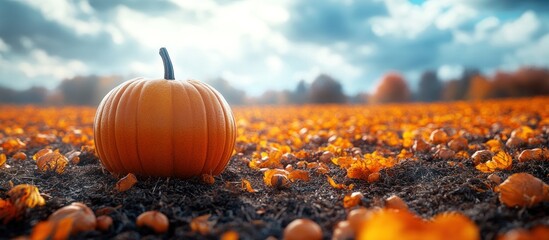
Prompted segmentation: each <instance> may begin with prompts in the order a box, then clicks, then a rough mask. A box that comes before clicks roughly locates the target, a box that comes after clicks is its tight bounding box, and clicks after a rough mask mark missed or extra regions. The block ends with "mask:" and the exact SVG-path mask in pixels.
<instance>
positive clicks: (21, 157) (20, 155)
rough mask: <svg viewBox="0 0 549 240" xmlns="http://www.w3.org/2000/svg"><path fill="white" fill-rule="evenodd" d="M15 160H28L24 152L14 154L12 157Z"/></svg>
mask: <svg viewBox="0 0 549 240" xmlns="http://www.w3.org/2000/svg"><path fill="white" fill-rule="evenodd" d="M12 158H13V159H17V160H21V161H22V160H26V159H27V154H25V153H24V152H16V153H15V154H13V156H12ZM0 165H2V164H0Z"/></svg>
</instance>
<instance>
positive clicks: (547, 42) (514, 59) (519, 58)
mask: <svg viewBox="0 0 549 240" xmlns="http://www.w3.org/2000/svg"><path fill="white" fill-rule="evenodd" d="M547 56H549V33H548V34H545V35H544V36H543V37H541V38H540V39H539V40H538V41H537V42H535V43H534V44H531V45H526V46H523V47H521V48H519V49H517V50H516V51H515V52H513V53H511V54H508V55H506V56H505V58H504V59H505V67H506V68H508V69H512V70H514V69H517V68H518V67H520V66H523V65H534V66H541V67H547V66H549V58H547Z"/></svg>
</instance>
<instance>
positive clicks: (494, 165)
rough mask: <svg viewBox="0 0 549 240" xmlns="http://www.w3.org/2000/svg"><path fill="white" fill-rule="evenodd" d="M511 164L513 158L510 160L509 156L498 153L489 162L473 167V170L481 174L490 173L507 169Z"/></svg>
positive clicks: (504, 153)
mask: <svg viewBox="0 0 549 240" xmlns="http://www.w3.org/2000/svg"><path fill="white" fill-rule="evenodd" d="M512 163H513V158H511V155H509V154H507V153H506V152H504V151H499V152H497V153H496V155H494V156H493V157H492V159H491V160H490V161H487V162H485V163H479V164H478V165H477V166H475V168H476V169H478V170H480V171H481V172H485V173H491V172H494V171H496V170H503V169H508V168H510V167H511V164H512Z"/></svg>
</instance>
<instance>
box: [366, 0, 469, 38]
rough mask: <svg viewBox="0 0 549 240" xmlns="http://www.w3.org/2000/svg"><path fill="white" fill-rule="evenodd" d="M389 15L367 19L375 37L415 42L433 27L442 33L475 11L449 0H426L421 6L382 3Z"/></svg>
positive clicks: (395, 0) (389, 0) (394, 0)
mask: <svg viewBox="0 0 549 240" xmlns="http://www.w3.org/2000/svg"><path fill="white" fill-rule="evenodd" d="M385 5H386V7H387V10H388V12H389V16H378V17H373V18H371V19H370V23H371V25H372V31H373V32H374V34H376V35H378V36H381V37H384V36H396V37H403V38H407V39H415V38H416V37H417V36H418V35H420V34H421V33H423V32H424V31H425V30H427V28H429V27H430V26H432V25H434V26H436V27H437V28H439V29H441V30H446V29H454V28H456V27H458V26H460V25H461V24H463V23H464V22H467V21H469V20H470V19H472V18H474V17H476V15H477V12H476V10H474V9H472V8H471V7H469V6H467V5H464V4H461V3H457V2H452V1H449V0H440V1H426V2H424V3H423V4H421V5H416V4H413V3H411V2H409V1H407V0H385Z"/></svg>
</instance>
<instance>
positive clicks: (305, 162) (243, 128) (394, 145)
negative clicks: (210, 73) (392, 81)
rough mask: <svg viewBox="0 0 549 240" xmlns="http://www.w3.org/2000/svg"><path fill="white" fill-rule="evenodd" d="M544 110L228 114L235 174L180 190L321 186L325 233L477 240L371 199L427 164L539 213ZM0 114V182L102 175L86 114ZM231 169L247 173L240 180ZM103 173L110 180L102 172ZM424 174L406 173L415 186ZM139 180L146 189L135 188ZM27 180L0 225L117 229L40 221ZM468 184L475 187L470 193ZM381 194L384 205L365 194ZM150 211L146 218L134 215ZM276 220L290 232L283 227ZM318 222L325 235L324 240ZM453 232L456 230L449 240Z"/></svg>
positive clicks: (53, 232) (515, 106)
mask: <svg viewBox="0 0 549 240" xmlns="http://www.w3.org/2000/svg"><path fill="white" fill-rule="evenodd" d="M547 106H549V98H547V97H540V98H531V99H519V100H516V99H515V100H501V101H484V102H471V103H468V102H455V103H437V104H410V105H383V106H381V105H379V106H377V105H376V106H356V105H345V106H336V105H326V106H317V105H308V106H285V107H275V106H268V107H264V106H263V107H236V108H235V109H234V112H235V120H236V126H237V128H236V130H237V138H236V145H235V149H234V152H233V153H232V158H231V159H232V160H231V163H230V164H231V167H233V170H232V171H233V172H231V174H228V175H223V174H222V175H221V177H216V178H213V176H212V175H209V174H204V175H201V176H199V177H198V179H195V181H194V182H193V180H191V182H190V183H189V184H191V185H192V184H195V185H196V186H195V187H196V188H200V189H206V190H205V191H204V192H207V191H209V190H211V189H214V188H216V187H220V188H223V189H224V190H223V191H226V192H224V194H228V195H230V196H231V197H235V198H236V197H243V198H244V197H245V198H246V199H247V200H246V201H249V202H251V201H253V199H254V197H256V196H257V197H260V196H275V195H276V196H281V195H283V196H293V195H290V194H304V191H303V189H310V188H312V187H310V186H321V188H322V189H321V190H322V191H328V192H329V193H330V195H331V196H333V199H334V200H333V202H335V204H336V205H334V206H329V207H333V208H336V209H337V210H338V211H339V212H345V213H346V214H347V213H348V215H347V218H341V219H336V217H335V216H334V219H333V222H331V223H330V224H331V225H330V226H336V225H337V226H338V228H337V230H334V231H333V232H334V235H336V233H337V234H340V235H341V236H352V237H356V238H358V239H360V238H366V239H383V238H390V237H391V236H393V235H391V234H398V235H394V236H415V237H416V239H428V238H429V237H435V238H440V237H447V238H449V239H451V238H452V237H455V238H456V239H478V238H479V234H480V232H479V227H480V225H479V226H477V223H478V222H477V223H475V222H474V221H473V220H472V218H470V215H466V214H470V213H461V212H452V211H448V212H440V211H438V212H436V213H432V212H429V213H427V214H426V213H425V211H424V210H422V209H420V208H418V203H417V202H414V201H413V200H414V199H411V198H412V197H413V195H412V194H409V193H406V192H405V191H401V192H387V193H385V192H383V193H379V192H375V191H370V190H371V189H375V188H374V187H375V186H381V185H384V186H387V185H390V184H391V183H393V182H394V181H391V180H394V178H396V177H395V175H392V174H391V172H392V170H394V169H395V168H400V170H401V171H408V168H402V167H403V166H416V165H420V164H424V165H425V164H432V165H436V167H437V168H438V170H440V169H443V170H445V171H446V170H448V171H447V172H444V174H446V173H451V174H454V173H460V172H462V171H463V172H464V171H468V172H469V173H473V174H472V175H471V176H472V177H470V178H468V179H463V186H462V187H460V188H456V190H455V191H456V192H459V191H466V194H469V195H474V194H475V193H474V192H475V191H477V192H481V193H482V194H484V195H490V196H493V203H494V204H496V205H497V206H501V208H503V209H520V208H523V209H526V211H527V210H528V209H534V210H536V207H540V206H541V207H543V206H546V205H544V204H546V201H548V200H549V199H548V198H549V197H548V193H547V192H548V190H547V189H548V188H547V181H546V180H547V176H546V175H545V174H544V173H543V171H544V170H543V168H544V166H545V165H544V164H547V161H548V159H549V148H548V139H547V136H548V135H549V109H548V108H547ZM0 111H1V112H2V114H1V115H0V120H1V121H0V146H1V149H0V166H1V167H0V173H2V172H3V171H7V170H8V169H13V168H16V167H21V166H31V167H32V174H34V175H35V176H36V178H44V179H48V178H56V177H59V178H69V177H70V176H72V175H73V174H75V173H77V171H78V170H79V169H80V168H82V167H83V166H82V163H86V164H87V167H91V166H93V167H97V168H98V169H97V172H101V171H100V169H99V168H100V167H99V166H100V165H99V162H98V157H97V155H96V153H95V149H94V141H93V139H94V138H93V129H92V128H93V127H92V119H93V115H94V112H95V109H92V108H75V107H67V108H45V107H35V106H27V107H14V106H0ZM90 162H91V164H90ZM92 164H96V165H92ZM405 164H406V165H405ZM10 167H11V168H10ZM234 169H236V170H234ZM540 169H541V170H540ZM420 170H421V169H420ZM438 170H437V171H438ZM410 171H412V170H410ZM240 172H246V173H248V174H247V175H246V176H244V175H243V176H239V175H238V174H239V173H240ZM235 173H236V174H235ZM104 174H105V175H106V176H108V173H107V172H105V173H104ZM422 174H424V173H422V172H419V173H417V174H416V175H414V176H417V177H418V178H421V177H422V176H421V175H422ZM425 174H430V172H427V173H425ZM226 176H228V177H227V178H225V177H226ZM111 180H112V181H111V182H110V183H106V184H105V185H106V186H105V189H108V190H110V192H107V193H105V194H113V195H117V196H129V197H131V195H130V194H131V193H132V191H134V190H137V189H142V188H143V186H145V185H144V184H143V183H142V182H137V179H136V178H135V176H133V175H132V174H129V175H128V176H127V177H126V178H122V179H119V182H118V183H117V178H115V177H112V178H111ZM142 180H143V181H146V180H145V179H141V178H140V179H139V181H142ZM19 181H25V180H19ZM30 183H31V181H29V185H27V184H22V185H15V186H13V185H12V186H9V183H5V186H4V185H3V186H2V187H4V188H6V191H5V194H4V193H2V194H3V195H2V199H0V220H1V221H2V223H8V224H9V223H12V222H16V223H20V222H18V221H21V219H25V218H26V217H28V214H29V213H31V214H34V213H37V212H40V213H41V214H42V215H43V216H44V217H43V219H40V221H42V222H40V223H38V221H37V223H33V224H34V225H33V227H34V230H33V231H32V232H33V234H36V236H38V237H50V238H55V237H56V236H61V237H63V236H64V237H68V236H70V235H71V234H78V233H80V232H85V231H89V230H90V229H92V230H100V231H109V229H111V230H112V229H113V227H112V226H115V227H116V226H120V224H121V223H120V222H117V221H120V219H116V218H113V219H111V221H113V222H111V223H109V218H107V217H101V218H98V217H97V218H95V220H94V223H92V221H91V220H89V221H88V223H89V226H87V227H84V228H80V227H76V225H75V224H77V223H79V222H81V220H78V219H80V217H77V216H80V214H84V215H83V217H86V216H87V217H89V219H92V217H91V214H90V212H91V213H92V214H93V211H94V210H96V213H97V212H99V209H98V208H100V206H93V205H89V206H85V207H86V208H84V206H80V205H78V206H76V205H77V204H73V205H70V204H67V205H65V207H59V208H57V207H56V209H54V210H51V211H50V212H48V213H47V214H45V213H44V211H45V210H44V208H43V206H44V205H48V204H49V202H48V198H47V197H46V198H43V195H44V194H45V195H44V196H47V194H49V193H48V192H47V191H51V190H46V192H45V193H43V192H42V191H41V190H42V189H39V187H37V186H35V185H30ZM473 183H478V184H477V185H476V186H472V185H473ZM135 184H137V185H135ZM142 184H143V185H142ZM478 186H480V187H478ZM136 188H137V189H136ZM313 190H314V191H317V190H318V191H320V189H313ZM176 191H177V190H176ZM156 193H158V191H157V192H156ZM156 193H155V194H156ZM380 194H381V195H382V197H381V198H379V199H376V198H375V197H374V195H380ZM392 194H396V195H392ZM445 194H446V195H448V194H447V193H443V192H441V194H440V195H441V196H446V195H445ZM397 195H398V196H397ZM441 196H433V197H434V198H437V199H438V198H439V197H441ZM250 199H251V200H250ZM53 204H54V203H52V204H49V205H50V206H51V205H53ZM163 204H164V203H161V204H159V205H160V207H162V206H163ZM262 204H270V203H268V202H267V203H262ZM54 206H55V205H54ZM71 206H72V207H71ZM323 207H326V206H323ZM366 207H367V208H366ZM139 208H141V207H139ZM296 208H299V207H296ZM61 209H72V210H75V212H76V213H69V214H68V215H67V216H72V217H53V216H59V214H60V213H57V214H54V213H53V212H55V210H58V211H67V210H61ZM88 210H89V211H88ZM149 210H151V209H143V210H142V211H140V212H139V213H138V214H141V213H142V212H148V211H149ZM260 210H261V209H257V211H258V212H257V216H260V215H261V214H262V213H261V211H260ZM458 210H459V209H458ZM158 213H159V212H158ZM138 214H136V216H134V219H131V220H132V221H133V220H135V221H136V224H135V225H136V226H137V225H139V226H140V228H141V229H142V231H146V230H143V229H149V230H150V229H152V230H153V231H154V232H155V233H159V234H163V233H166V234H169V233H170V232H172V231H170V230H174V231H179V230H180V226H177V227H175V228H176V229H173V227H172V229H170V226H169V223H170V222H171V221H179V220H174V219H171V216H172V215H170V214H169V213H168V212H166V215H165V216H164V217H165V218H164V217H162V215H154V216H153V215H151V216H149V217H147V216H146V215H145V216H144V217H142V218H141V220H139V222H138V220H137V215H138ZM216 214H218V213H216V212H215V211H212V212H211V213H202V212H201V213H199V214H195V213H192V215H191V213H189V215H187V216H185V218H184V221H186V223H187V225H185V226H183V228H184V229H187V230H188V231H191V232H192V233H193V234H197V235H204V236H206V237H211V235H215V234H221V233H223V232H226V231H225V230H226V229H222V230H224V231H223V232H220V231H218V230H219V229H216V224H217V223H218V222H216V221H217V220H219V219H220V218H219V216H216ZM97 215H98V216H99V215H108V214H97ZM420 215H421V216H420ZM48 216H49V217H48ZM94 217H95V215H94ZM100 219H101V220H100ZM223 219H224V220H223V221H225V220H226V218H223ZM337 221H341V222H343V223H341V224H337ZM475 221H477V220H475ZM280 222H283V223H284V224H286V225H289V222H290V219H286V220H284V221H280ZM164 223H168V224H167V225H166V224H164ZM132 224H133V222H132ZM286 225H281V226H280V228H282V227H287V226H286ZM324 225H326V224H325V223H324ZM324 225H323V226H322V227H323V228H322V230H323V231H324V233H326V229H325V226H324ZM91 226H94V227H91ZM455 226H459V229H460V231H459V232H449V231H450V230H449V229H454V228H451V227H455ZM183 228H181V229H183ZM63 229H64V230H63ZM67 229H68V230H67ZM75 229H78V230H75ZM315 229H316V227H315ZM72 231H76V232H72ZM281 231H282V229H281ZM288 231H289V230H288ZM529 231H530V230H529V229H524V230H521V231H520V234H526V235H528V234H532V236H538V234H540V233H539V232H541V234H543V233H546V231H545V232H544V231H542V230H536V229H532V230H531V231H532V232H529ZM349 232H351V233H350V234H349ZM281 234H282V233H281ZM315 234H316V233H315ZM502 234H503V233H502ZM216 236H217V235H216ZM227 236H234V234H229V235H227ZM315 236H316V235H315ZM542 236H546V235H542ZM322 237H326V236H325V235H323V236H322ZM411 239H413V237H411Z"/></svg>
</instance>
